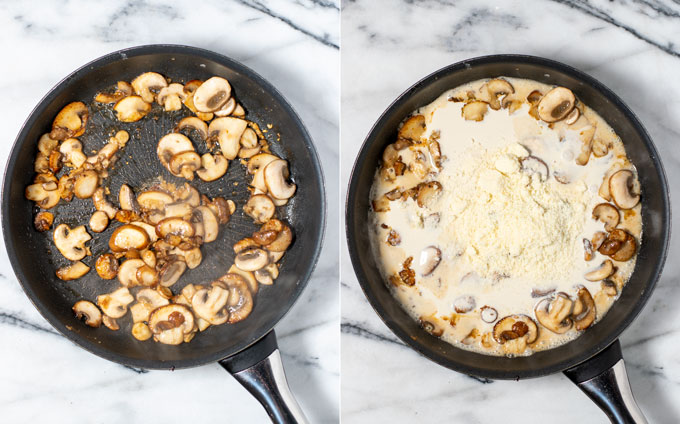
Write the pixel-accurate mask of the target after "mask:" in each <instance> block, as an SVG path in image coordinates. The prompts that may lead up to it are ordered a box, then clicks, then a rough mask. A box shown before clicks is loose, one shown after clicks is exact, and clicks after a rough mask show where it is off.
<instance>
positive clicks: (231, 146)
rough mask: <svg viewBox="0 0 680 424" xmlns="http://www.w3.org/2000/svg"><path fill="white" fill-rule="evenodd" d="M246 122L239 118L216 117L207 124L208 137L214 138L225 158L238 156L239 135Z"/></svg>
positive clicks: (243, 129)
mask: <svg viewBox="0 0 680 424" xmlns="http://www.w3.org/2000/svg"><path fill="white" fill-rule="evenodd" d="M247 126H248V123H247V122H246V121H245V120H243V119H239V118H232V117H222V118H216V119H214V120H213V121H212V122H210V126H208V137H209V139H216V140H217V142H218V143H219V145H220V150H221V151H222V155H224V157H225V158H227V159H229V160H232V159H234V158H236V156H238V151H239V149H240V147H241V142H240V140H241V135H243V132H244V131H245V130H246V128H247Z"/></svg>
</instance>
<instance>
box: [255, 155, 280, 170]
mask: <svg viewBox="0 0 680 424" xmlns="http://www.w3.org/2000/svg"><path fill="white" fill-rule="evenodd" d="M277 159H279V157H278V156H274V155H272V154H271V153H260V154H257V155H255V156H253V157H251V158H250V159H249V160H248V173H249V174H250V175H254V174H255V173H257V172H258V171H259V170H262V169H264V167H265V166H267V165H269V164H270V163H271V162H273V161H275V160H277Z"/></svg>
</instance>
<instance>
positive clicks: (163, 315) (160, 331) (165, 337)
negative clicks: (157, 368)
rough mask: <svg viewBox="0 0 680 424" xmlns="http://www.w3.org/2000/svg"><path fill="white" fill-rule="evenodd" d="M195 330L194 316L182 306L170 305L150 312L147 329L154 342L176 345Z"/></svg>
mask: <svg viewBox="0 0 680 424" xmlns="http://www.w3.org/2000/svg"><path fill="white" fill-rule="evenodd" d="M194 328H195V319H194V314H192V313H191V310H190V309H189V308H187V307H186V306H184V305H178V304H170V305H165V306H161V307H160V308H157V309H155V310H154V311H153V312H151V315H150V316H149V329H150V330H151V332H152V333H153V337H154V340H156V341H158V342H160V343H163V344H169V345H178V344H180V343H182V342H184V338H185V337H186V336H187V335H189V334H190V333H192V332H193V331H194Z"/></svg>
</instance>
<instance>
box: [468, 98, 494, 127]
mask: <svg viewBox="0 0 680 424" xmlns="http://www.w3.org/2000/svg"><path fill="white" fill-rule="evenodd" d="M488 110H489V104H488V103H487V102H483V101H481V100H474V101H472V102H470V103H466V104H465V106H463V109H462V111H461V114H462V116H463V118H465V120H466V121H477V122H479V121H481V120H482V119H484V115H486V112H487V111H488Z"/></svg>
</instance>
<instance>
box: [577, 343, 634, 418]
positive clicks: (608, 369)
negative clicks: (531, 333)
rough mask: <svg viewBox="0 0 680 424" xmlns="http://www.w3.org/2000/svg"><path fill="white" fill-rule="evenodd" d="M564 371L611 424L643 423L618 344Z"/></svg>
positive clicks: (613, 344) (619, 344)
mask: <svg viewBox="0 0 680 424" xmlns="http://www.w3.org/2000/svg"><path fill="white" fill-rule="evenodd" d="M564 374H565V375H566V376H567V377H568V378H569V379H570V380H571V381H572V382H573V383H574V384H576V385H577V386H578V387H579V389H581V390H583V392H584V393H585V394H586V395H588V397H589V398H590V399H591V400H592V401H593V402H595V403H596V404H597V406H599V407H600V409H602V410H603V411H604V413H605V414H607V417H609V420H610V421H611V422H612V423H615V424H647V419H646V418H645V416H644V415H643V414H642V411H641V410H640V408H639V407H638V406H637V403H635V399H634V398H633V392H632V391H631V390H630V383H629V382H628V375H627V374H626V365H625V364H624V362H623V355H622V354H621V343H619V341H618V340H616V341H615V342H614V343H612V344H611V345H610V346H609V347H607V348H606V349H605V350H603V351H602V352H600V353H598V354H597V355H595V356H594V357H592V358H590V359H589V360H587V361H586V362H584V363H582V364H579V365H577V366H575V367H573V368H570V369H568V370H566V371H565V372H564Z"/></svg>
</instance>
